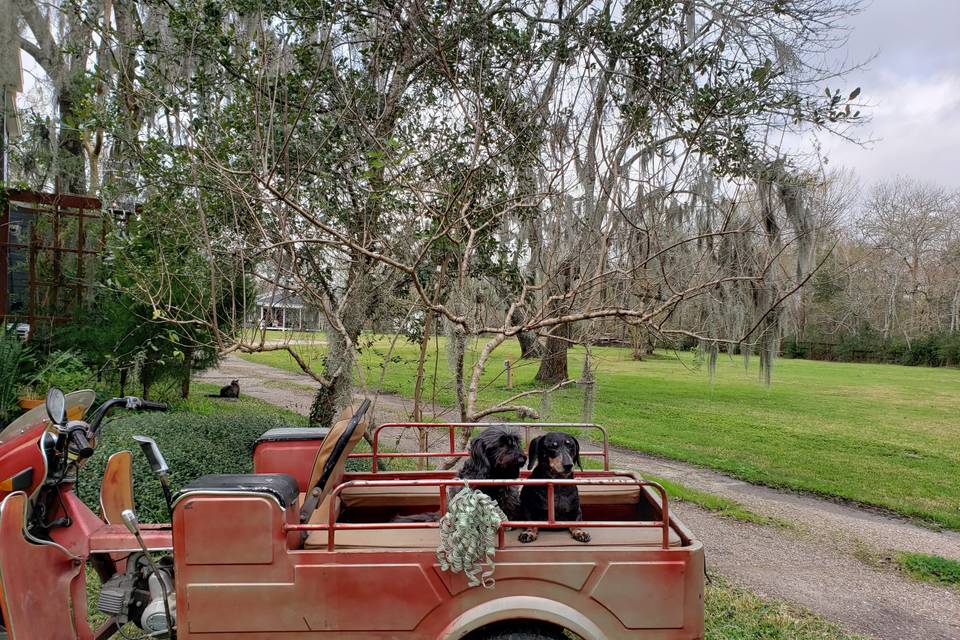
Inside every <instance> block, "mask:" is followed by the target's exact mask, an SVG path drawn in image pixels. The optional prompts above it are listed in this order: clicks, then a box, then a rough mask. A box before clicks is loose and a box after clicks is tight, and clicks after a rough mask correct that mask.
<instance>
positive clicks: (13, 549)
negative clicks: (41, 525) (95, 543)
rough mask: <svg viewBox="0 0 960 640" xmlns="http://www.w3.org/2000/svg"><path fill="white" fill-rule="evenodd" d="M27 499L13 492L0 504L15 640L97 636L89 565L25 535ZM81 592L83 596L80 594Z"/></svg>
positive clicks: (3, 584)
mask: <svg viewBox="0 0 960 640" xmlns="http://www.w3.org/2000/svg"><path fill="white" fill-rule="evenodd" d="M26 513H27V495H26V494H25V493H23V492H22V491H17V492H15V493H11V494H10V495H8V496H7V497H6V498H4V500H3V502H2V503H0V608H2V611H3V620H4V623H5V625H6V628H7V634H8V636H9V637H10V638H11V640H78V639H79V640H83V639H84V638H86V637H92V636H93V634H92V632H91V630H90V628H89V626H88V625H87V624H86V620H85V619H84V620H79V621H78V620H75V619H74V614H73V612H74V611H78V612H80V611H82V612H83V613H84V614H85V613H86V606H87V603H86V593H85V591H84V583H85V580H84V575H83V567H84V563H83V560H82V558H79V557H77V556H74V555H73V554H71V553H70V552H68V551H67V550H66V549H64V548H63V547H61V546H60V545H58V544H53V543H39V542H36V541H32V540H29V539H28V538H27V537H26V536H25V535H24V522H25V519H26ZM78 591H79V592H80V594H79V596H78V595H77V592H78Z"/></svg>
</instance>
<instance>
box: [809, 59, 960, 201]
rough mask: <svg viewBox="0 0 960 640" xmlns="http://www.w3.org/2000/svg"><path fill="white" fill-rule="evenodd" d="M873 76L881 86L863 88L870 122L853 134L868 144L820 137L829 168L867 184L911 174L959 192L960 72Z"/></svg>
mask: <svg viewBox="0 0 960 640" xmlns="http://www.w3.org/2000/svg"><path fill="white" fill-rule="evenodd" d="M878 76H879V78H882V81H881V82H880V83H877V85H875V86H874V87H873V88H869V87H868V88H865V89H864V94H865V95H866V96H867V98H868V99H869V100H870V102H871V103H872V104H873V105H874V106H873V108H871V109H869V111H870V113H871V115H872V121H871V122H870V123H869V124H867V125H866V126H864V127H863V129H862V131H860V132H858V134H859V136H860V137H861V138H863V139H872V140H873V142H871V143H869V144H868V145H867V146H866V148H862V147H859V146H857V145H855V144H852V143H849V142H844V141H842V140H838V139H835V138H826V137H825V138H823V139H822V141H823V146H824V152H825V153H826V155H827V157H828V158H829V159H830V162H831V164H834V165H843V166H845V167H850V168H852V169H854V170H855V171H856V172H857V173H858V174H859V175H860V177H861V178H862V180H863V182H864V184H866V185H869V184H871V183H873V182H876V181H878V180H882V179H885V178H890V177H893V176H895V175H910V176H913V177H916V178H918V179H921V180H925V181H930V182H939V183H941V184H943V185H945V186H948V187H955V188H960V73H941V74H938V75H936V76H932V77H927V78H920V77H912V78H903V77H899V76H896V75H894V74H890V73H882V74H878ZM879 78H878V79H879Z"/></svg>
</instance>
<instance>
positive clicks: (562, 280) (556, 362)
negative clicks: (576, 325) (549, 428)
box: [536, 258, 575, 384]
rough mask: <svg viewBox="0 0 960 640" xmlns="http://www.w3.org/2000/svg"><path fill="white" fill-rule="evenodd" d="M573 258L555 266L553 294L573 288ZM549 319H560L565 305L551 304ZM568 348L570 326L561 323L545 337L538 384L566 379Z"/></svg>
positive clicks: (565, 309)
mask: <svg viewBox="0 0 960 640" xmlns="http://www.w3.org/2000/svg"><path fill="white" fill-rule="evenodd" d="M574 266H575V263H574V260H573V258H565V259H563V260H561V261H560V263H559V264H558V265H557V278H556V279H557V281H558V287H557V288H556V290H555V293H566V292H568V291H570V287H571V286H573V275H574V274H573V271H574ZM551 306H552V309H551V313H550V314H549V317H555V318H561V317H563V315H564V314H565V313H566V312H567V310H568V307H567V305H565V304H558V303H556V302H554V303H552V304H551ZM569 348H570V324H569V323H566V322H565V323H563V324H558V325H556V326H554V327H553V330H552V331H551V332H550V334H549V335H548V336H547V346H546V351H545V353H544V354H543V357H542V358H541V360H540V369H539V370H538V371H537V376H536V379H537V381H538V382H546V383H550V384H556V383H558V382H563V381H564V380H566V379H567V377H568V376H567V349H569Z"/></svg>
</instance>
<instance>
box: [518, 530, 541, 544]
mask: <svg viewBox="0 0 960 640" xmlns="http://www.w3.org/2000/svg"><path fill="white" fill-rule="evenodd" d="M536 539H537V530H536V529H524V530H523V533H521V534H520V536H519V537H518V538H517V540H519V541H520V542H522V543H524V544H526V543H528V542H533V541H534V540H536Z"/></svg>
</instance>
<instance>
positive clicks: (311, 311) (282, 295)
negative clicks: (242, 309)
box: [255, 291, 320, 331]
mask: <svg viewBox="0 0 960 640" xmlns="http://www.w3.org/2000/svg"><path fill="white" fill-rule="evenodd" d="M255 313H256V324H257V326H258V327H259V328H263V329H280V330H284V331H319V330H320V311H319V310H318V309H316V308H314V307H312V306H310V305H308V304H306V303H305V302H304V300H303V298H301V297H300V296H298V295H296V294H292V293H287V292H283V291H271V292H269V293H263V294H261V295H259V296H257V306H256V310H255Z"/></svg>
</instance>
